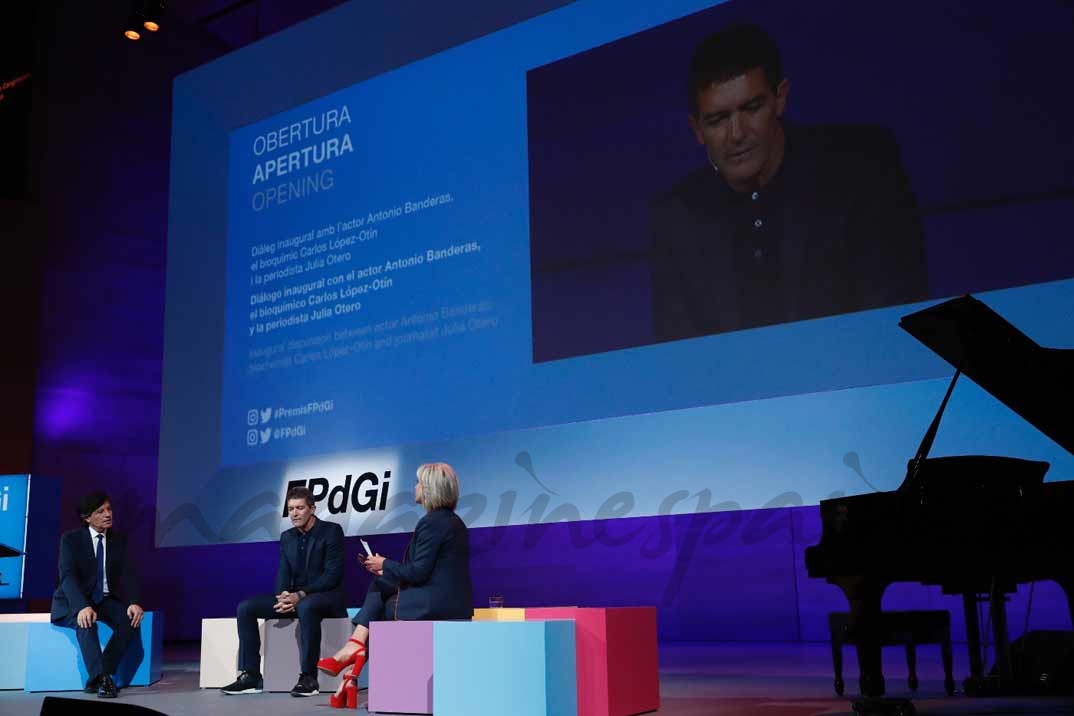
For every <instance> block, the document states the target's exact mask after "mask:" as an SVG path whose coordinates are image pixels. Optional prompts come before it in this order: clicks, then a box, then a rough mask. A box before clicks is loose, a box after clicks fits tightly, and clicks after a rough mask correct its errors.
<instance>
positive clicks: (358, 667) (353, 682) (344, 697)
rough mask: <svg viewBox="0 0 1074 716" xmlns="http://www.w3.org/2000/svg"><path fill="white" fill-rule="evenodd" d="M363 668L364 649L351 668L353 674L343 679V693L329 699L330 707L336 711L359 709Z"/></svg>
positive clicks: (333, 695)
mask: <svg viewBox="0 0 1074 716" xmlns="http://www.w3.org/2000/svg"><path fill="white" fill-rule="evenodd" d="M356 653H357V652H356ZM363 666H365V649H364V648H363V649H361V656H357V657H356V658H355V659H354V666H353V667H352V668H351V673H349V674H347V675H346V676H344V677H343V691H341V692H340V693H339V694H332V695H331V696H329V697H328V705H329V706H331V707H332V708H334V709H341V708H348V709H356V708H358V675H359V674H361V673H362V667H363Z"/></svg>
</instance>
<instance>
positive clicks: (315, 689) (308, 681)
mask: <svg viewBox="0 0 1074 716" xmlns="http://www.w3.org/2000/svg"><path fill="white" fill-rule="evenodd" d="M320 688H321V687H320V684H318V683H317V677H316V676H314V675H313V674H299V677H298V683H297V684H295V688H293V689H291V695H292V696H316V695H317V694H319V693H321V692H320Z"/></svg>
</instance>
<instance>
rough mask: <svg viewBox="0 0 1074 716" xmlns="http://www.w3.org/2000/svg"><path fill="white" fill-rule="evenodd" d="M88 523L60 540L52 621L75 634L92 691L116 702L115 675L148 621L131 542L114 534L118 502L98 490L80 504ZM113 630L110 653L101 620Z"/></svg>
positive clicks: (80, 516) (84, 518) (81, 515)
mask: <svg viewBox="0 0 1074 716" xmlns="http://www.w3.org/2000/svg"><path fill="white" fill-rule="evenodd" d="M78 516H79V518H80V519H81V520H82V521H83V522H85V524H84V525H83V526H82V527H79V528H78V529H75V530H71V531H70V532H67V533H66V534H64V535H63V537H61V538H60V585H59V586H58V587H57V588H56V592H55V593H54V594H53V595H52V623H53V624H56V625H58V626H63V627H69V628H71V629H74V630H75V633H76V635H77V637H78V646H79V649H81V650H82V661H83V663H85V665H86V673H88V674H89V680H88V681H87V682H86V692H87V693H93V692H97V696H99V697H101V698H115V697H116V696H117V695H118V693H119V690H118V689H117V688H116V684H115V680H114V679H113V676H114V674H115V671H116V667H118V666H119V662H120V660H121V659H122V658H123V655H124V654H125V653H126V652H127V648H128V647H129V646H130V645H131V643H132V641H133V640H135V639H136V638H137V635H138V625H139V624H141V623H142V614H143V612H142V607H141V606H139V604H138V601H139V597H138V580H137V578H136V575H135V573H134V565H133V564H132V563H131V560H130V557H129V555H128V553H127V542H126V540H125V539H123V537H121V536H119V535H117V534H115V533H114V532H113V531H112V502H111V501H110V500H109V499H108V495H106V494H105V493H103V492H92V493H90V494H88V495H86V496H85V497H84V498H82V500H81V501H80V502H79V505H78ZM98 621H102V622H104V623H105V624H107V625H108V626H110V627H112V638H111V639H110V640H109V641H108V646H107V647H106V648H105V650H104V653H103V654H102V653H101V642H100V640H99V639H98V637H97V622H98Z"/></svg>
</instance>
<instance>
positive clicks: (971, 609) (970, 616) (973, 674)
mask: <svg viewBox="0 0 1074 716" xmlns="http://www.w3.org/2000/svg"><path fill="white" fill-rule="evenodd" d="M962 611H963V613H964V614H965V616H966V647H967V648H968V649H969V652H970V678H969V679H968V681H973V682H975V683H977V684H980V683H981V682H983V681H984V656H983V655H982V654H981V623H980V622H979V621H978V620H977V595H976V594H975V593H974V592H963V593H962ZM967 690H969V689H967Z"/></svg>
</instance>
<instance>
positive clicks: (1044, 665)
mask: <svg viewBox="0 0 1074 716" xmlns="http://www.w3.org/2000/svg"><path fill="white" fill-rule="evenodd" d="M1011 669H1012V671H1013V672H1014V679H1015V683H1016V684H1017V687H1018V690H1019V691H1020V692H1023V693H1030V694H1054V695H1072V694H1074V631H1030V632H1026V633H1025V634H1024V635H1022V636H1021V637H1019V638H1018V639H1016V640H1015V641H1014V642H1012V643H1011Z"/></svg>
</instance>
